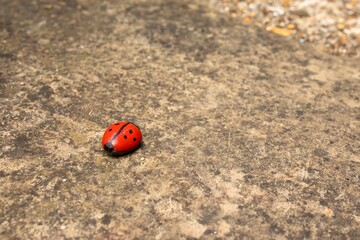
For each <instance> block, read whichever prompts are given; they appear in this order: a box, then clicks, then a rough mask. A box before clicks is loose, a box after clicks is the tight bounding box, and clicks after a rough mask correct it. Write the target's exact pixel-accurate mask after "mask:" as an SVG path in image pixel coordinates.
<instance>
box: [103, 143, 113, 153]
mask: <svg viewBox="0 0 360 240" xmlns="http://www.w3.org/2000/svg"><path fill="white" fill-rule="evenodd" d="M104 149H105V151H107V152H109V153H112V152H113V151H114V146H113V145H112V143H111V142H108V143H106V144H105V145H104Z"/></svg>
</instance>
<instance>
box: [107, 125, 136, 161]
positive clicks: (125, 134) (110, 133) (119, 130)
mask: <svg viewBox="0 0 360 240" xmlns="http://www.w3.org/2000/svg"><path fill="white" fill-rule="evenodd" d="M141 140H142V134H141V131H140V128H139V127H138V126H136V125H135V124H133V123H131V122H118V123H114V124H112V125H110V126H109V127H108V128H107V129H106V131H105V132H104V135H103V138H102V142H101V144H102V147H103V148H104V149H105V151H107V152H108V153H110V154H111V155H123V154H126V153H129V152H131V151H133V150H135V149H136V148H137V147H139V146H140V143H141Z"/></svg>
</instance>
